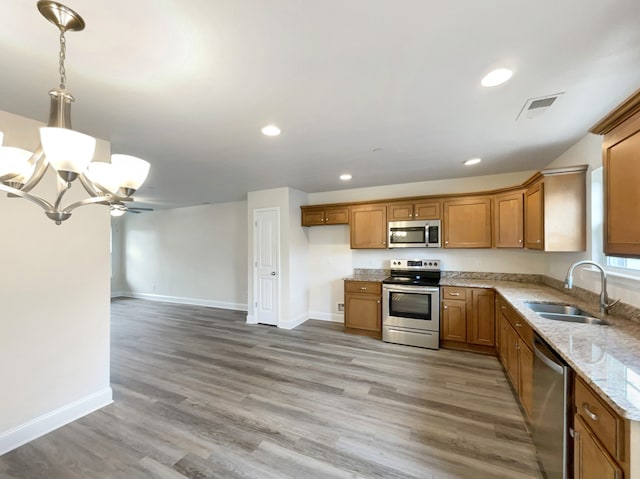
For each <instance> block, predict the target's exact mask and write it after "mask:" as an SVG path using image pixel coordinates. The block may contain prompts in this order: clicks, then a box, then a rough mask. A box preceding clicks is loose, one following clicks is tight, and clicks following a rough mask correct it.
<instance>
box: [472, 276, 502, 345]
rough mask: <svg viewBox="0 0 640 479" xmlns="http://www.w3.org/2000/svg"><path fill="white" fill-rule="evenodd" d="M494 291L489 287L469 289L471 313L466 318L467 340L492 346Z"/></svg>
mask: <svg viewBox="0 0 640 479" xmlns="http://www.w3.org/2000/svg"><path fill="white" fill-rule="evenodd" d="M494 304H495V293H494V292H493V290H491V289H475V288H474V289H473V290H472V291H471V315H470V317H469V318H468V325H469V331H468V334H467V342H469V343H472V344H481V345H483V346H494V345H495V339H496V323H495V309H494Z"/></svg>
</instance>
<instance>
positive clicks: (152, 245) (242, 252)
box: [119, 201, 247, 311]
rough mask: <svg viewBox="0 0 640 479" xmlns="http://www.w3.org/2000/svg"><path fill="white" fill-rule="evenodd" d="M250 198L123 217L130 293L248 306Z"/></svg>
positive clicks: (125, 282) (124, 287) (124, 284)
mask: <svg viewBox="0 0 640 479" xmlns="http://www.w3.org/2000/svg"><path fill="white" fill-rule="evenodd" d="M246 215H247V206H246V203H245V202H244V201H238V202H232V203H219V204H214V205H202V206H193V207H189V208H176V209H171V210H161V211H152V212H148V213H140V214H132V213H127V214H125V215H124V216H122V217H121V222H120V225H121V229H122V232H121V234H122V242H123V243H122V254H123V265H124V266H123V274H122V279H121V281H120V285H119V288H120V290H121V292H122V294H123V295H124V296H131V297H135V298H143V299H151V300H157V301H167V302H175V303H182V304H197V305H201V306H210V307H217V308H224V309H235V310H241V311H246V310H247V283H246V275H245V274H244V272H245V271H246V270H247V256H246V251H247V229H246V225H247V220H246Z"/></svg>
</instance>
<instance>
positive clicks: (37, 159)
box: [21, 145, 49, 193]
mask: <svg viewBox="0 0 640 479" xmlns="http://www.w3.org/2000/svg"><path fill="white" fill-rule="evenodd" d="M29 164H31V165H33V164H35V165H36V169H35V170H34V171H33V174H32V175H31V178H29V181H27V182H26V183H25V184H24V186H23V187H22V189H21V191H24V192H25V193H28V192H29V191H31V190H32V189H33V188H35V187H36V185H37V184H38V183H40V180H41V179H42V177H43V176H44V174H45V173H46V171H47V167H48V166H49V162H48V161H47V157H46V156H45V155H44V150H43V149H42V145H38V148H37V149H36V151H34V152H33V155H31V158H29Z"/></svg>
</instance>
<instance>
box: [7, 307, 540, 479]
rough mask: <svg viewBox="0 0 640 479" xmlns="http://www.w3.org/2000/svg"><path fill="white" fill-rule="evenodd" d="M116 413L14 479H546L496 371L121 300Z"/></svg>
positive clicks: (88, 421)
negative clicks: (541, 474)
mask: <svg viewBox="0 0 640 479" xmlns="http://www.w3.org/2000/svg"><path fill="white" fill-rule="evenodd" d="M112 336H113V341H112V386H113V389H114V396H115V403H114V404H113V405H110V406H108V407H106V408H103V409H102V410H100V411H98V412H96V413H94V414H91V415H89V416H87V417H85V418H83V419H80V420H78V421H76V422H74V423H72V424H70V425H68V426H65V427H63V428H61V429H58V430H57V431H54V432H52V433H50V434H48V435H47V436H45V437H42V438H40V439H38V440H36V441H33V442H31V443H29V444H27V445H26V446H23V447H21V448H19V449H16V450H14V451H12V452H10V453H8V454H5V455H4V456H2V457H0V478H2V479H93V478H96V479H104V478H118V479H142V478H146V479H148V478H159V479H160V478H162V479H164V478H167V479H185V478H191V479H209V478H224V479H235V478H256V479H282V478H296V479H302V478H322V479H329V478H380V479H394V478H398V479H399V478H417V479H454V478H455V479H466V478H469V479H484V478H487V479H499V478H504V479H532V478H536V479H539V478H540V475H539V472H538V468H537V465H536V459H535V454H534V450H533V447H532V444H531V439H530V437H529V435H528V433H527V432H526V429H525V425H524V422H523V420H522V417H521V414H520V411H519V409H518V407H517V405H516V402H515V400H514V398H513V395H512V393H511V390H510V388H509V386H508V384H507V382H506V379H505V376H504V373H503V371H502V369H501V367H500V365H499V364H498V362H497V360H496V359H495V358H492V357H487V356H482V355H478V354H473V353H463V352H455V351H448V350H439V351H430V350H425V349H418V348H412V347H407V346H399V345H393V344H386V343H383V342H381V341H378V340H375V339H371V338H366V337H360V336H352V335H346V334H344V333H343V332H342V326H341V325H340V324H335V323H326V322H321V321H308V322H307V323H305V324H304V325H302V326H299V327H298V328H296V329H295V330H292V331H284V330H280V329H277V328H274V327H269V326H260V325H258V326H252V325H247V324H245V323H244V313H240V312H234V311H224V310H219V309H213V308H200V307H193V306H179V305H171V304H166V303H155V302H148V301H142V300H132V299H126V300H124V299H123V300H116V301H114V302H113V303H112Z"/></svg>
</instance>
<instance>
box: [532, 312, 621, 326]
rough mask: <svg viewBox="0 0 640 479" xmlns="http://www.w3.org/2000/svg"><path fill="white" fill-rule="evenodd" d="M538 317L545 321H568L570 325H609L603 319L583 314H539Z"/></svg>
mask: <svg viewBox="0 0 640 479" xmlns="http://www.w3.org/2000/svg"><path fill="white" fill-rule="evenodd" d="M538 316H540V317H541V318H545V319H553V320H554V321H567V322H570V323H583V324H605V325H606V324H609V323H607V322H606V321H604V320H602V319H598V318H594V317H593V316H585V315H582V314H560V313H538Z"/></svg>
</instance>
